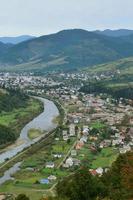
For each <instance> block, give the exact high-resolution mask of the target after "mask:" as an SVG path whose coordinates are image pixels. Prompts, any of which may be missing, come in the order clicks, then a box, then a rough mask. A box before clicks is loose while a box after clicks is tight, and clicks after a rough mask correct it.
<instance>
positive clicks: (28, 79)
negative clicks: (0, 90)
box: [0, 72, 133, 200]
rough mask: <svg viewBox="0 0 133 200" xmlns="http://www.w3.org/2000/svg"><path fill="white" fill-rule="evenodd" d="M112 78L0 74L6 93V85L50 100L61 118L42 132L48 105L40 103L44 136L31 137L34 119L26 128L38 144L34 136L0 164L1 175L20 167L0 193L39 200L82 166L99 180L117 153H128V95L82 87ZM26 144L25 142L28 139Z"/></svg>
mask: <svg viewBox="0 0 133 200" xmlns="http://www.w3.org/2000/svg"><path fill="white" fill-rule="evenodd" d="M111 76H112V75H110V74H107V75H106V74H105V75H104V77H102V78H101V74H97V75H96V74H94V75H93V76H92V75H91V76H90V74H89V73H84V72H82V73H81V72H76V73H66V74H65V73H60V75H57V74H56V73H53V74H51V75H49V76H47V75H46V76H36V75H30V74H29V75H28V76H26V75H23V74H15V73H8V76H7V73H2V74H1V84H3V83H4V85H5V88H7V89H8V87H9V83H10V87H11V88H12V89H18V88H21V90H22V91H23V92H24V93H25V94H27V95H30V96H31V95H33V96H39V97H38V98H40V97H41V98H45V99H50V100H51V101H53V102H54V103H55V105H56V106H57V107H58V110H59V112H60V116H58V114H57V113H56V115H55V114H54V115H53V114H52V118H51V117H50V120H52V123H55V122H56V123H58V126H57V128H56V126H54V127H53V128H52V129H51V130H49V129H46V126H47V125H48V121H47V120H48V119H49V117H48V116H49V113H50V112H52V113H53V107H51V105H50V107H48V108H47V104H46V102H47V101H48V100H45V101H46V102H45V105H44V112H46V114H45V116H44V115H42V118H41V119H39V120H38V123H42V124H43V127H42V130H41V131H44V135H42V134H41V135H40V136H39V134H37V133H36V131H37V129H38V128H39V127H36V123H35V121H34V120H33V125H34V126H33V127H31V126H30V128H29V130H31V135H32V134H33V136H34V134H35V135H36V134H37V135H38V136H39V137H40V140H39V137H37V138H36V137H35V138H34V137H33V138H31V139H32V140H33V141H34V140H35V141H36V142H35V143H32V142H31V144H32V145H31V146H27V147H28V148H26V149H24V150H23V151H22V152H21V153H19V154H18V155H16V156H15V157H13V158H12V159H11V160H10V159H9V161H5V163H4V164H3V165H1V168H0V169H1V176H2V175H3V173H4V172H5V171H6V170H8V169H9V168H11V167H12V166H14V164H15V163H19V162H21V165H20V168H19V171H18V172H16V173H14V174H12V178H13V180H8V181H6V182H5V183H3V184H2V185H1V187H0V192H4V193H6V192H8V193H9V194H12V191H15V192H14V194H15V195H18V194H20V193H25V194H26V195H27V196H28V197H30V198H31V199H33V200H38V199H39V198H41V197H42V196H43V197H45V196H46V197H47V195H53V194H56V192H55V191H56V186H57V185H58V182H60V181H62V180H63V179H64V178H66V177H69V176H71V175H72V174H74V173H76V172H77V170H78V169H80V168H82V167H87V168H88V169H89V172H90V174H91V175H92V176H98V177H100V176H102V175H103V174H104V173H106V172H108V171H109V170H110V167H111V166H112V164H113V163H114V162H115V161H116V160H117V158H118V157H119V155H120V154H125V153H126V152H129V151H131V150H132V146H133V145H132V144H133V141H132V126H133V122H132V121H133V115H132V114H133V107H132V99H130V98H129V96H126V97H125V98H124V97H123V98H122V97H119V98H115V96H114V95H113V94H108V93H107V92H103V93H102V92H101V91H100V90H99V92H98V91H96V92H95V91H94V92H93V91H92V90H87V91H86V92H83V91H82V87H84V86H86V85H87V84H88V83H89V84H90V82H91V83H92V84H93V85H95V81H96V82H97V81H99V83H100V82H105V81H108V82H110V80H111ZM114 76H117V74H114ZM96 77H97V78H98V77H99V80H96ZM113 78H114V77H113ZM11 83H12V84H11ZM19 83H21V84H19ZM57 116H58V117H57ZM55 118H56V120H55ZM45 120H46V123H44V122H45ZM31 128H32V129H31ZM38 131H39V130H38ZM49 131H50V132H49ZM27 133H28V132H27ZM24 137H25V136H24ZM25 139H26V140H27V139H28V138H27V135H26V137H25ZM28 140H29V139H28ZM0 156H2V154H1V155H0ZM24 177H25V178H24Z"/></svg>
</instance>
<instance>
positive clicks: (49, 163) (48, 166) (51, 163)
mask: <svg viewBox="0 0 133 200" xmlns="http://www.w3.org/2000/svg"><path fill="white" fill-rule="evenodd" d="M54 167H55V164H54V163H53V162H47V163H46V168H50V169H53V168H54Z"/></svg>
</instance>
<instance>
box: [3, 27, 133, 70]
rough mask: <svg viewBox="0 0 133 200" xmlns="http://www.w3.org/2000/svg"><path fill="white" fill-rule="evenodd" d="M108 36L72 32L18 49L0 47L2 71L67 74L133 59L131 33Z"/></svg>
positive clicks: (46, 38) (65, 32)
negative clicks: (64, 72)
mask: <svg viewBox="0 0 133 200" xmlns="http://www.w3.org/2000/svg"><path fill="white" fill-rule="evenodd" d="M107 32H109V30H108V31H107V30H106V31H103V32H102V34H101V32H100V33H99V32H89V31H86V30H82V29H72V30H64V31H60V32H58V33H55V34H50V35H45V36H41V37H38V38H32V39H30V40H28V41H24V42H21V43H19V44H16V45H9V44H7V45H5V44H3V43H0V69H1V70H2V71H3V70H6V71H9V70H13V71H49V70H65V71H67V70H75V69H79V68H84V67H89V66H90V67H91V66H93V65H97V64H102V63H105V62H109V61H115V60H118V59H121V58H126V57H130V56H133V34H132V33H131V32H132V31H130V30H125V31H123V30H119V31H110V33H111V36H107ZM112 34H113V35H115V36H114V37H113V36H112ZM116 35H117V37H116Z"/></svg>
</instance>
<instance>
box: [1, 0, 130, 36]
mask: <svg viewBox="0 0 133 200" xmlns="http://www.w3.org/2000/svg"><path fill="white" fill-rule="evenodd" d="M132 20H133V0H0V36H17V35H24V34H30V35H36V36H40V35H46V34H50V33H55V32H58V31H60V30H64V29H71V28H81V29H86V30H90V31H91V30H97V29H100V30H103V29H120V28H127V29H133V21H132Z"/></svg>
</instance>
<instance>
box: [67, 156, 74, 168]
mask: <svg viewBox="0 0 133 200" xmlns="http://www.w3.org/2000/svg"><path fill="white" fill-rule="evenodd" d="M66 165H67V166H68V167H72V166H73V159H72V158H71V157H69V158H68V159H67V160H66Z"/></svg>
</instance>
